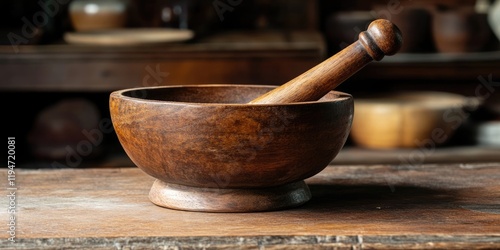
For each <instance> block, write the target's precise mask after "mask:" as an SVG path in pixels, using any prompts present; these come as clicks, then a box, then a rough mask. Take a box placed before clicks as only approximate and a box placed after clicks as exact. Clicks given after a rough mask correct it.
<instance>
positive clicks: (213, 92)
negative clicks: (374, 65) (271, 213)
mask: <svg viewBox="0 0 500 250" xmlns="http://www.w3.org/2000/svg"><path fill="white" fill-rule="evenodd" d="M274 87H275V86H257V85H196V86H193V85H191V86H167V87H143V88H135V89H125V90H120V91H115V92H113V93H112V94H111V95H110V112H111V118H112V121H113V125H114V128H115V131H116V134H117V136H118V139H119V140H120V143H121V145H122V146H123V148H124V150H125V151H126V153H127V154H128V156H129V157H130V159H131V160H132V161H133V162H134V163H135V164H136V165H137V167H139V168H140V169H142V170H143V171H144V172H145V173H147V174H148V175H151V176H153V177H154V178H156V179H157V181H156V182H155V184H154V185H153V188H152V189H151V193H150V198H151V200H152V201H153V202H154V203H155V204H158V205H161V206H165V207H171V208H177V209H183V210H198V211H262V210H271V209H278V208H283V207H289V206H294V205H299V204H302V203H304V202H305V201H307V200H309V198H310V194H309V190H308V189H307V186H306V185H305V184H304V183H303V180H304V179H306V178H308V177H311V176H313V175H315V174H317V173H319V172H320V171H321V170H323V169H324V168H325V167H326V166H327V165H328V164H329V163H330V162H331V161H332V160H333V159H334V158H335V156H336V155H337V153H338V152H339V150H340V149H341V148H342V147H343V145H344V143H345V141H346V139H347V135H348V133H349V131H350V127H351V122H352V117H353V99H352V96H350V95H349V94H346V93H341V92H336V91H332V92H330V93H329V94H327V95H326V96H325V97H323V98H322V99H321V100H319V101H315V102H303V103H292V104H277V105H262V104H260V105H259V104H253V105H250V104H246V103H247V102H249V101H251V100H253V99H254V98H256V97H258V96H260V95H262V94H264V93H266V92H268V91H270V90H271V89H273V88H274ZM228 193H231V194H233V196H231V195H228ZM298 196H303V197H302V198H300V197H298ZM207 197H209V198H210V199H211V200H207ZM251 197H254V198H255V199H257V200H259V199H261V198H263V197H264V198H265V199H263V200H266V201H267V203H266V204H264V205H262V204H261V205H259V204H255V201H252V198H251ZM293 197H296V198H299V199H298V200H294V199H295V198H293ZM200 199H203V201H200ZM220 199H222V200H220ZM275 199H278V200H279V201H276V200H275ZM290 199H291V200H290ZM263 200H261V201H263ZM188 201H189V202H188ZM207 202H208V203H210V204H206V203H207ZM181 203H182V204H181ZM227 203H229V205H228V204H227ZM246 203H248V204H246ZM261 203H262V202H261Z"/></svg>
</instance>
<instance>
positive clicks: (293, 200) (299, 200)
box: [149, 180, 311, 212]
mask: <svg viewBox="0 0 500 250" xmlns="http://www.w3.org/2000/svg"><path fill="white" fill-rule="evenodd" d="M149 199H150V200H151V202H153V203H154V204H156V205H158V206H161V207H166V208H171V209H176V210H186V211H202V212H258V211H272V210H282V209H287V208H292V207H296V206H299V205H302V204H304V203H306V202H307V201H309V200H310V199H311V192H310V191H309V187H308V186H307V184H306V183H305V182H304V181H298V182H295V183H291V184H286V185H282V186H277V187H268V188H255V189H252V188H245V189H229V188H226V189H225V188H199V187H190V186H183V185H178V184H171V183H165V182H163V181H160V180H156V181H155V182H154V184H153V186H152V187H151V190H150V192H149Z"/></svg>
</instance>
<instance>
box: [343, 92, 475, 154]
mask: <svg viewBox="0 0 500 250" xmlns="http://www.w3.org/2000/svg"><path fill="white" fill-rule="evenodd" d="M354 103H355V105H354V107H355V108H354V110H355V112H354V119H353V125H352V129H351V139H352V140H353V142H354V143H355V144H357V145H359V146H362V147H366V148H373V149H391V148H417V147H420V146H422V145H423V144H425V143H429V142H432V144H434V145H435V146H437V145H441V144H444V143H445V142H446V141H448V139H449V138H450V137H451V136H452V135H453V133H454V130H455V129H456V128H457V127H458V126H460V124H461V123H462V122H463V121H464V119H466V117H465V116H464V115H463V110H464V108H465V107H470V108H471V109H472V107H471V106H475V105H477V104H478V103H477V101H476V100H474V99H471V98H467V97H465V96H462V95H458V94H452V93H447V92H434V91H407V92H398V93H388V94H380V95H374V96H369V97H363V98H356V99H355V102H354Z"/></svg>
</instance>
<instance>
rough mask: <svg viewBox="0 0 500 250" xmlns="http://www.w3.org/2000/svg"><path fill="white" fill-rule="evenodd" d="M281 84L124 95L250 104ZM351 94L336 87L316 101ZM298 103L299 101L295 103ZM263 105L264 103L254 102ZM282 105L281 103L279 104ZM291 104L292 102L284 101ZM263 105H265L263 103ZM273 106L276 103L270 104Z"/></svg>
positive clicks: (166, 89) (141, 91) (175, 88)
mask: <svg viewBox="0 0 500 250" xmlns="http://www.w3.org/2000/svg"><path fill="white" fill-rule="evenodd" d="M276 87H277V86H270V85H234V86H230V85H209V84H207V85H192V86H189V85H188V86H162V87H151V88H135V89H129V90H124V91H123V92H122V93H121V95H122V96H124V97H130V98H137V99H141V100H144V101H162V102H181V103H201V104H244V105H249V104H247V103H248V102H250V101H251V100H253V99H255V98H257V97H259V96H261V95H263V94H265V93H267V92H269V91H270V90H272V89H274V88H276ZM346 98H350V95H348V94H345V93H341V92H335V91H332V92H330V93H328V94H326V95H325V96H323V98H321V99H320V100H318V101H315V102H301V103H322V102H332V101H341V100H345V99H346ZM294 104H298V103H294ZM253 105H260V104H253ZM276 105H278V106H279V105H280V104H276ZM281 105H289V104H281ZM261 106H262V105H261ZM267 106H273V105H267Z"/></svg>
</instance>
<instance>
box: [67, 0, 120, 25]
mask: <svg viewBox="0 0 500 250" xmlns="http://www.w3.org/2000/svg"><path fill="white" fill-rule="evenodd" d="M128 6H129V3H128V0H74V1H72V2H71V3H70V5H69V16H70V20H71V23H72V25H73V28H74V29H75V30H76V31H89V30H102V29H113V28H123V27H125V26H126V23H127V12H128Z"/></svg>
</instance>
